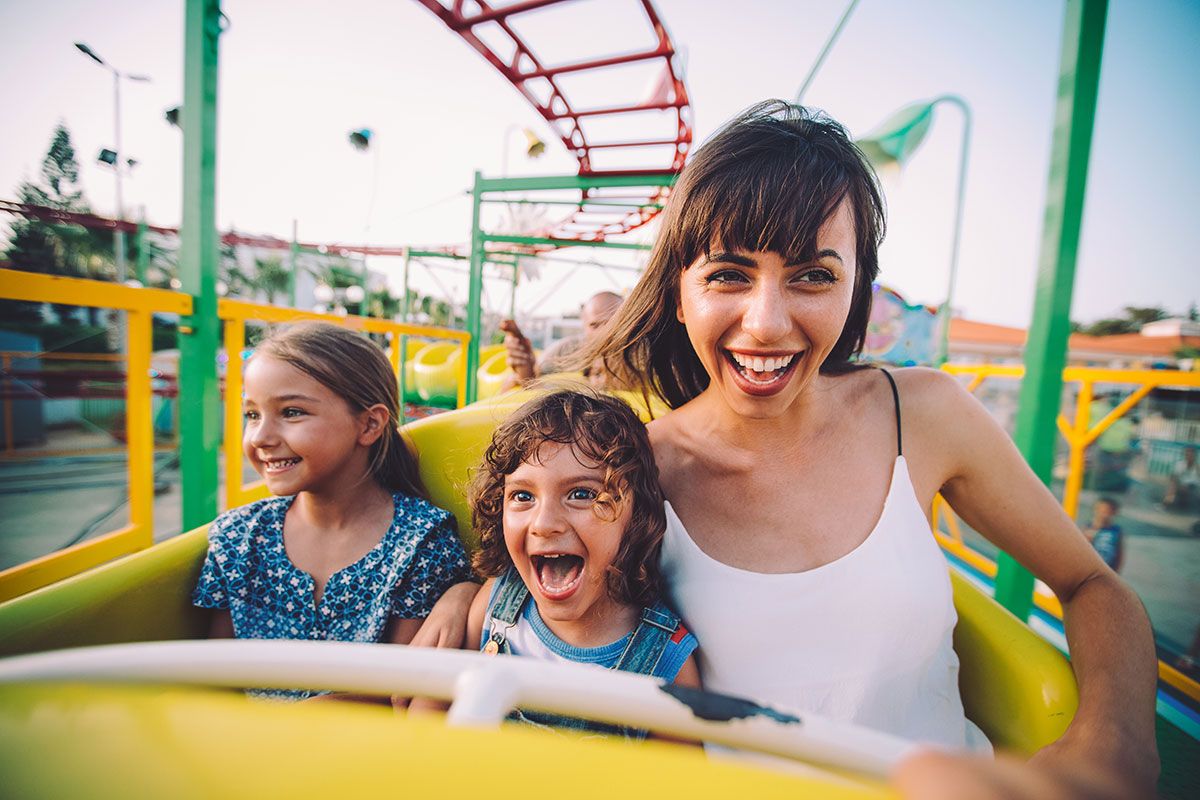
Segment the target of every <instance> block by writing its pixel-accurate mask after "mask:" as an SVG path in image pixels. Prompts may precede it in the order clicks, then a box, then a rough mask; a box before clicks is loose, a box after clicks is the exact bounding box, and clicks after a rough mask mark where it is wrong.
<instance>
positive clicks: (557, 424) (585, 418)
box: [468, 387, 667, 606]
mask: <svg viewBox="0 0 1200 800" xmlns="http://www.w3.org/2000/svg"><path fill="white" fill-rule="evenodd" d="M547 443H556V444H565V445H570V446H571V447H572V448H574V450H575V453H576V454H577V456H578V457H579V458H580V459H583V460H588V461H592V462H594V463H596V464H599V465H600V466H602V467H603V469H604V480H603V486H604V488H603V491H601V492H600V494H599V496H598V497H597V498H596V501H595V506H594V508H593V510H594V511H595V513H596V515H597V516H599V517H601V518H602V519H616V518H617V517H619V516H620V513H621V505H622V504H624V503H626V502H632V503H633V509H632V513H631V516H630V519H629V524H628V525H627V526H626V528H625V530H624V532H623V533H622V535H621V544H620V547H619V548H618V549H617V554H616V556H615V557H614V558H613V562H612V564H610V565H609V567H608V576H607V583H608V593H609V596H610V597H612V598H613V600H615V601H617V602H619V603H623V604H626V605H634V606H649V605H653V604H654V603H655V602H656V601H657V600H658V599H659V597H660V596H661V590H662V574H661V573H660V572H659V570H658V557H659V551H660V550H661V548H662V538H663V533H664V531H665V530H666V526H667V523H666V516H665V515H664V513H663V495H662V489H661V488H660V487H659V485H658V466H657V465H656V464H655V462H654V455H653V452H652V451H651V449H650V439H649V437H648V436H647V435H646V427H645V426H644V425H643V424H642V422H641V420H639V419H638V418H637V415H636V414H634V413H633V410H632V409H631V408H630V407H629V406H628V405H626V404H625V403H624V402H623V401H621V400H618V399H617V398H614V397H609V396H607V395H602V394H600V393H598V392H596V391H593V390H588V389H584V388H582V387H580V388H571V389H568V390H559V391H554V392H551V393H550V394H547V395H543V396H542V397H538V398H536V399H534V400H530V401H529V402H528V403H526V404H525V405H523V406H521V407H520V408H519V409H517V410H516V411H515V412H513V414H512V416H510V417H509V418H508V419H507V420H506V421H505V422H504V423H503V424H502V425H501V426H500V427H499V428H497V429H496V432H495V434H494V435H493V436H492V443H491V445H489V446H488V449H487V452H486V454H485V455H484V458H483V464H482V465H481V466H480V468H479V470H478V471H477V472H476V473H475V475H474V477H473V479H472V481H471V485H470V488H469V490H468V496H469V499H470V503H471V523H472V524H473V525H474V526H475V530H476V532H477V533H478V534H479V550H478V551H477V552H476V553H475V557H474V565H475V569H476V571H477V572H478V573H479V574H480V575H483V576H484V577H489V578H495V577H499V576H500V575H503V574H504V572H505V571H506V570H507V569H508V568H509V567H511V566H512V563H513V562H512V557H511V556H510V555H509V553H508V548H507V546H506V545H505V543H504V479H505V477H506V476H508V475H511V474H512V473H513V472H515V471H516V469H517V467H519V466H520V465H521V464H522V463H523V462H528V461H530V460H532V459H535V458H537V456H538V451H539V450H540V449H541V448H542V446H543V445H545V444H547Z"/></svg>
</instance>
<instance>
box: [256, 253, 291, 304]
mask: <svg viewBox="0 0 1200 800" xmlns="http://www.w3.org/2000/svg"><path fill="white" fill-rule="evenodd" d="M290 285H291V273H290V272H289V271H288V269H287V267H285V266H283V261H282V260H280V259H278V258H256V259H255V260H254V278H253V286H254V289H255V290H257V291H260V292H262V293H263V294H265V295H266V296H267V302H268V303H270V304H271V305H274V304H275V295H277V294H286V293H287V290H288V287H289V286H290Z"/></svg>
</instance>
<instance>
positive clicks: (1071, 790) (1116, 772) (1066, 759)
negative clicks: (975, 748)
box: [892, 737, 1157, 800]
mask: <svg viewBox="0 0 1200 800" xmlns="http://www.w3.org/2000/svg"><path fill="white" fill-rule="evenodd" d="M1073 750H1074V747H1073V746H1072V745H1071V744H1070V743H1069V742H1068V740H1067V738H1066V737H1064V738H1063V739H1061V740H1060V741H1059V742H1056V743H1055V744H1053V745H1050V746H1049V747H1047V748H1045V749H1043V750H1041V751H1040V752H1039V753H1037V755H1035V756H1034V757H1033V758H1032V759H1030V760H1029V761H1028V762H1023V761H1021V760H1020V759H1017V758H1013V757H1012V756H1007V755H1001V756H998V757H996V758H994V759H993V758H988V757H986V756H956V755H950V754H948V753H935V752H928V753H921V754H919V755H916V756H913V757H912V758H909V759H907V760H905V761H904V763H902V764H901V765H900V767H899V769H897V771H896V773H895V774H894V775H893V776H892V783H893V785H894V786H895V787H896V788H897V789H899V790H900V793H901V794H902V795H903V796H904V797H907V798H914V800H916V799H917V798H919V800H943V798H944V799H945V800H1001V799H1003V800H1018V798H1028V800H1133V799H1136V798H1152V797H1154V779H1153V778H1152V777H1151V776H1150V775H1149V774H1147V773H1146V771H1145V769H1142V770H1135V771H1134V773H1135V774H1131V773H1130V772H1127V771H1124V770H1123V769H1122V768H1121V765H1120V764H1118V763H1117V762H1114V761H1104V760H1102V758H1101V756H1100V754H1097V753H1088V754H1084V755H1083V756H1082V757H1080V755H1079V754H1078V753H1075V752H1072V751H1073ZM1155 764H1157V761H1155ZM1143 766H1144V765H1143ZM1153 773H1154V774H1157V769H1155V770H1153Z"/></svg>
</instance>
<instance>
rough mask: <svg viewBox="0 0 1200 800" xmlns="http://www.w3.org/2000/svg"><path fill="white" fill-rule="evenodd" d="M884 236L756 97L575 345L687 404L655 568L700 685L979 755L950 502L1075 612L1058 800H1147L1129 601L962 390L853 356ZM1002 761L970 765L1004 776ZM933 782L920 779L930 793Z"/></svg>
mask: <svg viewBox="0 0 1200 800" xmlns="http://www.w3.org/2000/svg"><path fill="white" fill-rule="evenodd" d="M883 230H884V223H883V202H882V199H881V197H880V193H879V190H878V188H877V184H876V179H875V176H874V174H873V172H872V171H871V169H870V168H869V166H868V165H867V163H866V161H865V159H864V158H863V156H862V154H861V153H860V152H859V151H858V150H857V149H856V148H855V146H854V145H853V144H852V143H851V142H850V140H849V138H848V137H847V135H846V132H845V130H844V129H843V128H842V127H841V126H840V125H838V124H837V123H836V122H834V121H832V120H830V119H828V118H826V117H824V116H821V115H819V114H814V113H812V112H810V111H808V110H807V109H803V108H800V107H796V106H791V105H789V104H786V103H783V102H780V101H772V102H768V103H764V104H761V105H759V106H756V107H754V108H751V109H750V110H748V111H747V112H745V113H744V114H743V115H741V116H740V117H738V118H737V119H735V120H733V121H732V122H730V123H729V124H727V125H726V126H725V127H724V128H722V129H721V130H720V131H719V132H718V133H717V134H716V135H715V136H714V137H713V138H712V139H710V140H709V141H708V142H706V143H705V144H704V145H703V146H702V147H701V148H699V149H698V150H697V151H696V153H695V154H694V156H693V159H692V161H691V162H690V163H689V164H688V166H687V167H686V168H685V169H684V171H683V173H682V174H681V176H680V179H679V181H678V183H677V184H676V186H675V189H674V191H673V193H672V195H671V199H670V202H669V205H668V207H667V209H666V211H665V215H664V220H663V228H662V232H661V234H660V236H659V239H658V242H657V243H656V245H655V248H654V250H653V252H652V254H651V257H650V261H649V263H648V265H647V269H646V271H645V273H644V274H643V276H642V279H641V280H640V281H639V283H638V285H637V286H636V287H635V288H634V290H633V291H632V293H631V294H630V296H629V298H628V299H627V300H626V302H625V304H624V305H623V306H622V308H621V310H620V311H619V312H618V315H617V317H616V318H615V319H614V320H613V322H612V323H611V326H610V328H609V331H608V334H607V336H606V338H605V339H604V340H603V341H601V342H599V343H597V344H595V345H594V346H593V347H592V348H591V351H590V352H587V353H584V354H582V355H581V361H583V362H586V363H590V362H591V361H592V360H593V359H595V358H603V359H605V360H606V361H607V362H608V363H609V364H610V365H611V366H619V368H621V369H622V370H623V371H625V372H627V373H630V374H635V375H639V374H640V375H643V376H645V380H646V384H647V391H648V392H653V393H655V394H658V395H659V396H660V397H662V398H663V399H664V400H666V402H667V403H668V404H669V405H670V406H671V408H672V409H673V410H672V411H671V412H670V413H668V414H666V415H664V416H662V417H660V418H659V419H656V420H654V421H652V422H651V423H650V424H649V426H648V431H649V437H650V443H651V445H652V447H653V449H654V456H655V459H656V461H657V464H658V467H659V471H660V474H661V478H662V487H663V494H664V496H665V500H666V502H665V511H666V517H667V527H666V533H665V535H664V544H663V551H662V553H663V554H662V560H661V567H662V571H663V575H664V578H665V580H666V583H667V586H668V595H669V597H670V599H671V600H672V601H673V604H674V608H675V609H676V610H677V611H679V612H680V614H681V615H682V617H683V619H684V620H685V621H686V622H687V624H688V625H689V626H690V627H691V628H692V630H694V631H695V632H696V635H697V637H698V638H699V639H700V641H701V642H702V643H703V648H702V649H701V650H700V656H699V668H700V673H701V676H702V677H703V679H704V683H705V687H706V688H712V689H715V690H717V691H722V692H727V693H731V694H736V695H741V696H747V697H753V698H755V699H757V700H760V701H766V702H768V703H772V704H776V705H779V706H782V707H787V708H793V709H798V710H800V711H808V712H815V713H818V714H821V715H824V716H828V717H832V718H834V719H839V720H846V721H853V722H856V723H859V724H863V725H867V726H870V727H873V728H876V729H880V730H884V731H887V732H889V733H892V734H895V735H899V736H902V737H905V738H908V739H912V740H917V741H922V742H929V743H935V744H938V745H941V746H943V747H950V748H957V749H986V748H987V747H988V743H987V742H986V740H984V739H983V738H982V736H981V734H980V732H979V731H978V729H977V728H975V726H974V725H973V724H972V723H971V722H969V721H968V720H967V719H966V717H965V715H964V713H963V706H962V702H961V700H960V697H959V688H958V657H957V655H956V653H955V651H954V648H953V634H954V628H955V623H956V621H957V617H956V615H955V610H954V606H953V603H952V598H951V591H950V578H949V575H948V570H947V565H946V563H945V561H944V559H943V558H942V555H941V553H940V551H939V549H938V547H937V545H936V543H935V542H934V539H933V537H932V535H931V533H930V526H929V512H930V508H931V504H932V501H933V498H934V496H935V495H936V494H938V493H939V492H940V493H941V494H942V495H943V496H944V497H945V498H946V499H947V500H948V501H949V502H950V503H951V504H952V505H953V507H954V509H955V511H956V512H958V513H959V515H960V516H961V517H962V518H964V519H965V520H966V521H967V522H968V523H969V524H970V525H971V526H972V527H973V528H975V529H976V530H979V531H980V532H982V533H983V534H984V535H986V536H987V537H988V538H989V539H991V540H992V541H993V542H994V543H995V544H996V545H998V546H999V547H1001V548H1002V549H1004V550H1005V551H1007V552H1008V553H1010V554H1011V555H1012V556H1013V557H1014V558H1016V559H1017V560H1018V561H1020V562H1021V563H1023V564H1024V565H1025V566H1026V567H1028V568H1029V569H1030V570H1031V571H1033V572H1034V573H1035V574H1037V575H1038V576H1039V577H1040V578H1041V579H1042V580H1044V581H1045V582H1046V583H1047V584H1048V585H1049V586H1050V587H1051V588H1052V589H1053V590H1054V592H1055V593H1056V594H1057V596H1058V597H1059V598H1060V599H1061V600H1062V601H1063V604H1064V607H1065V608H1066V609H1067V613H1066V619H1068V620H1069V622H1068V626H1067V635H1068V641H1069V642H1070V644H1071V647H1072V656H1073V658H1072V664H1073V667H1074V669H1075V671H1076V676H1077V679H1078V681H1079V684H1080V689H1081V692H1080V694H1081V700H1080V709H1079V714H1078V716H1077V717H1076V718H1075V721H1074V722H1073V724H1072V725H1071V727H1070V728H1069V729H1068V731H1067V733H1066V734H1065V735H1064V736H1063V738H1062V739H1060V740H1059V741H1058V742H1056V743H1055V744H1053V745H1051V746H1050V747H1047V748H1046V749H1044V750H1043V751H1041V752H1040V753H1038V755H1037V756H1036V757H1035V762H1034V763H1035V764H1036V765H1037V767H1036V769H1035V770H1034V771H1035V772H1036V771H1037V770H1040V771H1041V775H1042V776H1043V777H1045V776H1051V777H1050V778H1049V780H1050V781H1051V783H1055V784H1056V785H1058V786H1059V787H1060V788H1061V789H1062V791H1063V792H1064V796H1073V793H1076V792H1078V793H1085V792H1088V791H1092V790H1093V789H1095V788H1096V787H1097V786H1100V787H1105V788H1104V791H1107V792H1109V793H1111V794H1112V795H1113V796H1127V795H1128V796H1133V795H1141V794H1146V793H1149V791H1151V790H1152V787H1153V785H1154V784H1153V781H1154V776H1155V774H1156V772H1157V768H1158V767H1157V757H1156V753H1155V745H1154V734H1153V730H1154V728H1153V725H1154V688H1155V669H1154V663H1155V662H1154V650H1153V643H1152V639H1151V636H1150V629H1149V625H1148V623H1147V620H1146V616H1145V613H1144V611H1143V610H1142V609H1141V606H1140V604H1139V603H1138V601H1137V599H1136V597H1135V596H1134V595H1133V593H1132V591H1131V590H1130V589H1129V588H1128V587H1127V586H1125V585H1124V584H1123V583H1122V582H1121V581H1120V579H1119V578H1118V577H1117V576H1116V575H1115V574H1114V573H1113V572H1112V571H1111V570H1109V569H1108V568H1107V567H1106V566H1105V565H1104V564H1103V562H1101V561H1100V559H1099V558H1098V557H1097V556H1096V554H1095V553H1094V552H1093V551H1092V550H1091V548H1090V547H1089V546H1088V544H1087V542H1086V540H1084V538H1083V537H1082V536H1080V534H1079V533H1078V531H1077V530H1076V529H1075V526H1074V525H1073V524H1072V522H1071V520H1070V519H1069V518H1067V517H1066V516H1065V515H1064V514H1063V512H1062V510H1061V508H1059V506H1058V504H1057V503H1056V501H1055V500H1054V498H1053V496H1052V495H1051V494H1050V493H1049V492H1048V491H1047V490H1046V488H1045V487H1044V486H1043V485H1042V484H1041V483H1040V482H1039V481H1038V480H1037V478H1036V477H1035V476H1034V475H1033V473H1032V472H1031V471H1030V470H1029V469H1028V467H1027V466H1026V464H1025V463H1024V461H1023V460H1022V458H1021V456H1020V454H1019V453H1018V452H1017V450H1016V448H1015V447H1014V446H1013V444H1012V442H1011V441H1010V440H1009V438H1008V437H1007V435H1006V434H1005V433H1004V432H1003V431H1002V430H1001V429H1000V428H999V427H998V426H997V425H996V424H995V423H994V422H993V421H992V419H991V418H990V416H989V415H988V414H987V412H986V411H985V410H984V409H983V408H982V406H980V405H979V404H978V403H977V402H976V401H975V400H974V399H973V398H972V397H971V396H970V395H969V394H967V393H966V392H965V391H964V390H963V389H962V388H961V387H960V386H959V384H958V383H957V382H956V381H955V380H954V379H953V378H951V377H949V376H947V375H945V374H944V373H941V372H935V371H932V370H922V369H905V370H898V371H896V372H895V374H894V375H893V374H891V373H888V372H885V371H882V370H876V369H870V368H868V367H867V366H866V365H863V364H860V363H857V356H858V354H859V352H860V351H861V349H862V345H863V340H864V335H865V331H866V326H867V319H868V316H869V313H870V301H871V294H870V292H871V283H872V281H873V280H874V279H875V277H876V273H877V272H878V260H877V249H878V246H879V243H880V241H881V238H882V236H883ZM993 768H994V765H993V764H991V762H988V763H986V764H981V765H979V766H976V767H972V768H971V769H975V770H977V771H978V775H979V780H980V782H981V784H993V785H999V783H994V782H993V781H992V778H991V777H986V776H987V775H988V772H989V770H991V769H993ZM968 771H969V770H968ZM937 772H938V770H937V769H936V768H935V769H932V770H930V771H929V772H927V773H923V774H922V775H920V776H919V778H920V779H919V780H918V781H916V782H914V783H912V784H909V785H908V786H907V788H909V789H910V790H911V789H913V788H914V787H916V794H917V795H918V796H925V794H931V793H932V789H933V788H934V787H936V785H937V781H938V778H937V777H936V775H937ZM1083 773H1087V774H1089V775H1090V776H1092V778H1091V779H1090V780H1091V786H1089V787H1085V788H1083V789H1081V788H1080V787H1081V786H1082V784H1080V783H1079V782H1078V780H1077V776H1078V775H1080V774H1083ZM1030 774H1032V773H1030ZM993 777H994V776H993ZM997 780H999V779H998V778H997ZM1004 780H1006V781H1007V780H1009V778H1008V777H1005V778H1004ZM922 781H923V782H922ZM1026 783H1028V785H1031V786H1033V785H1036V786H1038V787H1040V788H1039V790H1038V791H1040V790H1041V789H1045V788H1046V786H1047V784H1046V783H1039V782H1038V781H1026ZM918 784H920V785H918ZM1035 793H1036V792H1035ZM1019 794H1020V792H1017V795H1019ZM1043 794H1044V792H1043Z"/></svg>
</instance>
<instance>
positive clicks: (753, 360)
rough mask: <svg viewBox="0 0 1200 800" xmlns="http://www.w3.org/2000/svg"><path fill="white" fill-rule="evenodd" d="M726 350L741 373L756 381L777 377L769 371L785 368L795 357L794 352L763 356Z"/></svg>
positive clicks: (762, 381)
mask: <svg viewBox="0 0 1200 800" xmlns="http://www.w3.org/2000/svg"><path fill="white" fill-rule="evenodd" d="M728 352H729V357H730V358H732V359H733V361H734V363H735V364H737V365H738V367H739V368H740V371H741V373H742V375H744V376H745V377H746V378H747V379H748V380H752V381H755V382H756V383H769V382H770V381H772V380H774V379H775V378H777V377H779V376H778V375H772V374H771V373H774V372H779V371H781V370H784V369H787V368H788V366H790V365H791V363H792V359H794V358H795V357H796V354H795V353H789V354H788V355H786V356H768V357H766V358H763V357H761V356H747V355H743V354H741V353H735V352H734V351H732V350H730V351H728ZM753 373H757V375H758V376H761V377H756V375H755V374H753ZM763 377H766V378H767V380H765V381H764V380H763Z"/></svg>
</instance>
